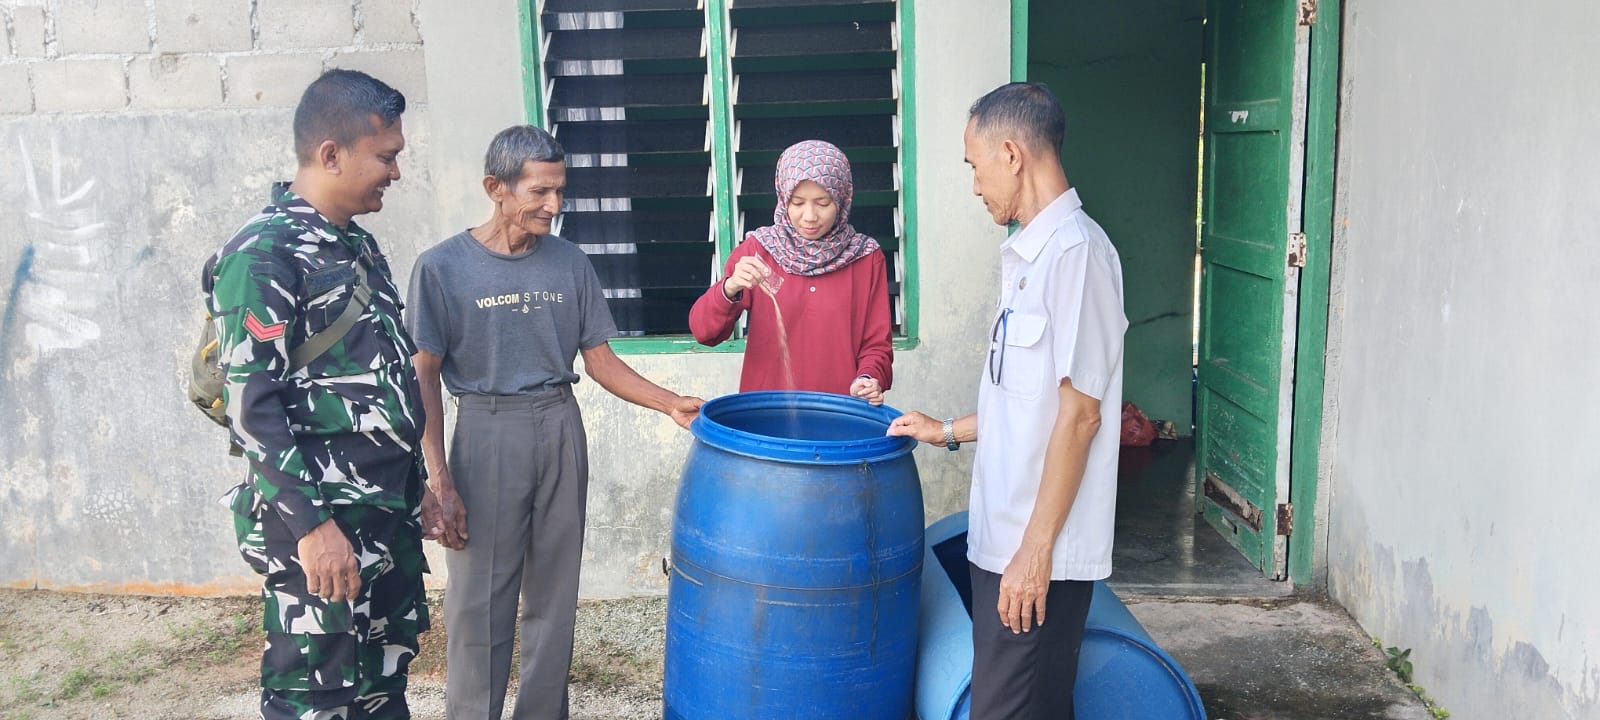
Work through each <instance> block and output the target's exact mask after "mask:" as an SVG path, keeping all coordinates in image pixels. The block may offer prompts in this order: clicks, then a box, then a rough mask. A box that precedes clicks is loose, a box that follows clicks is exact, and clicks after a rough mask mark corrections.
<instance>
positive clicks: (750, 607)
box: [662, 392, 923, 720]
mask: <svg viewBox="0 0 1600 720" xmlns="http://www.w3.org/2000/svg"><path fill="white" fill-rule="evenodd" d="M897 415H899V413H898V412H896V411H894V410H892V409H890V408H886V407H873V406H871V405H868V404H867V403H865V402H862V401H861V400H858V399H855V398H851V397H846V396H842V395H830V394H825V393H810V392H752V393H740V394H737V395H728V396H724V397H720V398H717V399H714V400H711V401H710V402H707V403H706V404H705V406H704V407H702V408H701V409H700V417H699V418H698V419H696V420H695V421H694V423H693V425H691V426H690V430H691V431H692V432H693V433H694V436H695V443H694V446H693V448H692V449H691V450H690V451H689V457H688V460H687V462H686V464H685V466H684V470H683V479H682V483H681V485H680V486H679V488H678V499H677V505H676V510H675V515H674V518H673V530H672V558H671V571H672V575H671V579H670V581H669V586H668V595H667V638H666V640H667V647H666V667H665V674H664V677H663V680H662V696H663V697H662V704H663V715H664V716H665V717H667V718H674V719H675V718H688V719H692V720H702V719H704V718H719V719H722V718H760V719H761V720H768V719H770V718H784V719H785V720H794V719H800V718H826V719H828V720H834V719H836V718H862V719H870V718H883V719H884V720H905V719H906V718H908V717H910V716H911V712H912V706H913V700H912V687H913V681H914V677H915V667H916V654H917V650H916V647H917V615H918V607H919V596H920V594H919V588H920V586H921V583H922V562H923V561H922V558H923V541H922V533H923V527H922V517H923V516H922V489H921V485H920V484H919V482H918V479H917V470H916V465H915V464H914V463H913V461H912V457H911V451H912V449H913V447H914V446H915V444H916V443H915V441H913V440H910V439H907V438H891V437H886V436H885V435H884V433H885V431H886V430H887V429H888V426H889V422H890V421H891V420H893V419H894V418H895V417H896V416H897Z"/></svg>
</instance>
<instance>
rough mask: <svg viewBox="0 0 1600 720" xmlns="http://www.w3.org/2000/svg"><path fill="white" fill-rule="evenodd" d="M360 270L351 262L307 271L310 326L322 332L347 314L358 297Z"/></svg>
mask: <svg viewBox="0 0 1600 720" xmlns="http://www.w3.org/2000/svg"><path fill="white" fill-rule="evenodd" d="M355 292H356V271H355V267H354V266H351V265H334V266H332V267H326V268H322V269H320V270H313V271H311V272H310V273H308V274H307V275H306V306H305V312H306V330H307V331H308V332H309V333H313V334H314V333H319V332H322V331H323V330H326V329H327V328H328V326H329V325H332V324H333V323H334V322H335V321H337V320H338V319H339V316H340V315H343V314H344V311H345V308H347V307H349V305H350V302H351V301H352V300H353V299H354V298H355Z"/></svg>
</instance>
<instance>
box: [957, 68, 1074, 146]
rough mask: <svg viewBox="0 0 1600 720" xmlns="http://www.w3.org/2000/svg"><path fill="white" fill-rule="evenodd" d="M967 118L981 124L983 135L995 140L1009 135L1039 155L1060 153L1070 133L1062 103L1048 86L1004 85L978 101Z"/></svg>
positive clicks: (1040, 84)
mask: <svg viewBox="0 0 1600 720" xmlns="http://www.w3.org/2000/svg"><path fill="white" fill-rule="evenodd" d="M967 117H968V118H970V119H972V120H976V121H977V125H976V129H977V131H978V133H979V134H981V135H985V136H988V137H994V135H993V133H994V132H995V131H997V130H1001V131H1009V133H1010V134H1011V137H1012V139H1014V140H1018V141H1020V142H1022V143H1023V144H1025V145H1030V146H1031V148H1030V149H1031V150H1033V151H1035V152H1059V151H1060V148H1061V140H1062V138H1063V137H1064V136H1065V135H1066V130H1067V118H1066V115H1065V114H1064V113H1062V112H1061V103H1060V102H1058V101H1057V100H1056V96H1055V94H1054V93H1052V92H1050V88H1048V87H1046V86H1045V85H1044V83H1036V82H1014V83H1007V84H1005V85H1001V86H1000V87H997V88H995V89H993V90H990V91H989V94H987V95H984V96H983V97H981V98H978V101H977V102H975V103H973V104H972V109H970V110H968V111H967Z"/></svg>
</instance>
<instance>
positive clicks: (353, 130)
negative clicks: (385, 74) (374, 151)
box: [294, 69, 406, 165]
mask: <svg viewBox="0 0 1600 720" xmlns="http://www.w3.org/2000/svg"><path fill="white" fill-rule="evenodd" d="M405 111H406V96H404V95H401V94H400V91H399V90H396V89H394V88H392V87H389V86H388V85H385V84H384V82H383V81H382V80H379V79H377V78H375V77H372V76H371V75H368V74H366V73H364V72H360V71H356V70H343V69H335V70H329V71H327V72H325V73H323V74H322V77H319V78H317V79H316V80H313V81H312V82H311V85H309V86H307V87H306V91H305V93H304V94H302V95H301V96H300V105H299V106H298V107H296V108H295V109H294V153H295V156H296V157H298V158H299V159H300V164H302V165H305V164H308V163H310V162H312V160H313V159H314V157H315V155H316V152H317V146H319V145H321V144H322V142H323V141H324V140H332V141H333V142H334V144H336V145H338V146H339V147H350V146H351V145H352V144H354V143H355V141H356V140H358V139H360V138H362V137H365V136H368V135H372V134H374V132H373V128H372V116H374V115H376V116H377V117H378V120H379V122H381V123H382V124H383V127H390V126H393V125H394V123H395V120H398V119H399V118H400V113H403V112H405Z"/></svg>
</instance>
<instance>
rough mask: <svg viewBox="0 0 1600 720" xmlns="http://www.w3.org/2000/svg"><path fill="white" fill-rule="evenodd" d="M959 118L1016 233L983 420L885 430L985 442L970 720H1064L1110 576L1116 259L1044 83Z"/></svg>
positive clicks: (1116, 412) (973, 552) (1005, 271)
mask: <svg viewBox="0 0 1600 720" xmlns="http://www.w3.org/2000/svg"><path fill="white" fill-rule="evenodd" d="M969 118H970V119H969V120H968V122H967V128H966V132H965V134H964V135H963V142H964V144H965V146H966V160H967V164H968V165H970V166H972V171H973V185H972V190H973V193H974V194H976V195H978V196H979V197H980V198H982V199H983V204H984V207H986V208H987V209H988V210H989V215H990V216H991V217H993V218H994V221H995V223H996V224H999V225H1002V226H1003V225H1008V224H1010V223H1012V222H1016V223H1018V224H1020V226H1021V227H1020V228H1019V229H1018V230H1017V231H1016V233H1014V234H1013V235H1012V236H1011V237H1010V238H1009V239H1007V240H1006V241H1005V243H1003V244H1002V245H1001V246H1000V269H1001V272H1000V279H1001V285H1000V298H999V304H998V306H997V307H996V308H995V313H994V322H993V325H992V330H991V333H990V336H989V349H988V356H987V358H986V360H987V361H986V362H985V365H984V371H983V375H982V377H981V379H980V380H979V383H978V412H976V413H973V414H970V415H966V416H964V417H959V418H950V419H947V420H944V421H943V422H941V421H939V420H936V419H934V418H932V417H930V416H928V415H925V414H923V413H920V412H912V413H907V414H906V415H904V416H902V417H900V418H898V419H896V420H895V421H894V423H893V424H892V425H891V426H890V428H889V433H890V434H891V435H907V436H911V437H915V438H916V439H918V440H920V441H922V442H926V443H933V444H939V445H944V446H945V447H947V448H949V449H951V450H955V449H957V448H958V447H959V446H960V444H961V443H962V442H975V441H977V440H978V438H979V437H980V436H981V437H983V438H986V439H987V442H984V443H982V444H980V445H979V446H978V454H977V458H976V460H975V462H974V464H973V470H972V497H971V512H970V515H969V520H968V533H967V560H968V561H969V563H970V569H971V572H972V634H973V651H974V652H973V675H972V717H974V718H982V720H994V719H995V718H1044V717H1047V716H1048V717H1051V718H1068V719H1069V720H1070V718H1071V717H1072V711H1071V709H1072V688H1073V683H1074V681H1075V679H1076V677H1077V665H1078V648H1079V646H1080V645H1081V643H1082V640H1083V626H1084V619H1085V617H1086V616H1087V614H1088V611H1089V600H1090V597H1091V595H1092V592H1093V581H1095V580H1101V579H1104V578H1105V577H1107V576H1108V575H1110V574H1111V539H1112V524H1113V514H1114V511H1115V508H1116V491H1117V451H1118V443H1117V440H1118V437H1117V429H1118V427H1119V422H1120V412H1121V405H1122V339H1123V333H1124V332H1125V331H1126V330H1127V327H1128V321H1127V318H1126V317H1125V316H1124V315H1123V309H1122V264H1121V261H1120V260H1119V258H1118V257H1117V251H1116V248H1114V247H1112V245H1111V241H1110V239H1108V238H1107V237H1106V234H1105V231H1104V230H1101V229H1100V226H1099V225H1097V224H1096V223H1095V222H1094V221H1093V220H1091V219H1090V218H1089V216H1088V215H1087V214H1085V213H1084V211H1083V203H1082V201H1080V200H1079V199H1078V191H1077V190H1076V189H1074V188H1073V187H1072V186H1071V185H1070V184H1069V183H1068V182H1067V176H1066V173H1065V171H1064V170H1063V169H1062V167H1061V158H1060V155H1059V148H1060V147H1061V139H1062V135H1063V133H1064V131H1065V125H1066V122H1065V119H1064V117H1063V114H1062V111H1061V105H1060V104H1059V103H1058V102H1057V101H1056V99H1055V97H1054V95H1052V94H1051V93H1050V90H1049V89H1048V88H1046V87H1045V86H1044V85H1042V84H1038V83H1011V84H1009V85H1004V86H1001V87H1000V88H997V89H995V90H994V91H992V92H990V93H989V94H987V95H985V96H983V97H982V98H979V100H978V101H977V102H976V103H974V104H973V106H972V109H971V111H970V112H969ZM991 608H992V609H991ZM1047 608H1048V610H1049V617H1050V619H1051V620H1052V621H1053V622H1051V623H1050V624H1049V625H1048V626H1046V624H1045V614H1046V609H1047Z"/></svg>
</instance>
